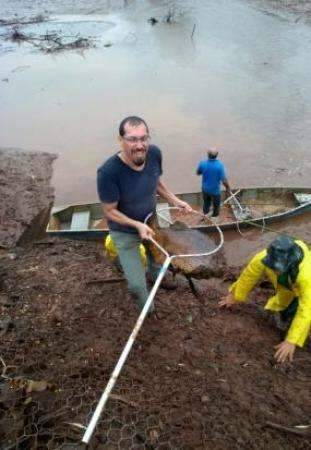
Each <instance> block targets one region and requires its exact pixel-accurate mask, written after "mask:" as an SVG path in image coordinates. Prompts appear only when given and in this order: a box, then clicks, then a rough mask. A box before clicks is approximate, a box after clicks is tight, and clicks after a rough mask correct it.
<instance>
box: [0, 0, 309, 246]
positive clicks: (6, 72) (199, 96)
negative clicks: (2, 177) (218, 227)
mask: <svg viewBox="0 0 311 450" xmlns="http://www.w3.org/2000/svg"><path fill="white" fill-rule="evenodd" d="M255 3H256V2H255ZM0 11H1V18H2V19H4V18H5V19H7V18H10V17H13V15H14V14H15V13H17V14H18V16H30V15H35V14H40V13H43V14H47V15H48V16H49V17H50V21H49V22H47V23H44V24H38V25H32V26H29V25H28V26H26V27H24V28H22V31H24V32H26V33H33V34H34V35H40V34H41V35H42V34H44V33H45V32H49V33H51V32H57V33H59V34H61V35H70V36H73V35H74V36H77V35H79V36H83V37H90V38H91V39H92V40H93V41H94V42H95V44H96V48H94V49H90V50H86V51H83V52H77V51H72V52H68V51H67V52H63V53H59V54H53V55H46V54H44V53H42V52H40V51H38V49H37V48H35V47H34V46H32V45H31V44H27V43H24V44H21V45H16V44H14V43H12V42H10V41H6V40H5V39H4V38H3V37H2V38H1V39H0V80H1V81H0V99H1V110H0V124H1V125H0V126H1V129H0V145H2V146H13V147H23V148H26V149H34V150H46V151H50V152H56V153H58V154H59V159H58V161H57V163H56V165H55V176H54V185H55V186H56V194H57V199H56V201H57V203H58V204H60V203H61V204H63V203H69V202H74V201H92V200H94V199H96V198H97V195H96V186H95V173H96V168H97V166H98V165H99V164H101V162H102V161H103V160H104V159H105V158H107V157H108V156H109V155H110V154H111V153H112V152H114V151H116V150H117V148H118V147H117V140H116V134H117V127H118V124H119V121H120V119H121V118H123V117H124V116H125V115H128V114H133V113H135V114H139V115H141V116H143V117H144V118H145V119H146V120H147V121H148V123H149V124H150V128H151V135H152V140H153V142H154V143H157V144H158V145H160V146H161V148H162V150H163V153H164V160H165V180H166V181H167V182H168V184H169V185H170V187H171V188H172V189H173V190H174V191H175V192H187V191H194V190H198V189H199V188H200V180H199V178H198V177H196V175H195V166H196V164H197V162H198V161H199V160H200V159H201V158H202V157H204V155H205V148H206V146H207V145H211V146H219V147H220V148H221V149H222V151H221V157H222V159H223V161H224V162H225V164H226V166H227V169H228V173H229V177H230V179H231V183H232V185H233V186H248V185H252V186H254V185H262V186H263V185H265V186H267V185H273V186H280V185H297V186H308V185H309V186H310V168H311V152H310V149H309V144H310V141H311V126H310V122H311V119H310V118H311V78H310V69H311V67H310V58H308V57H307V55H308V54H309V48H310V43H311V27H309V26H308V25H306V24H304V23H302V22H300V21H299V22H297V23H296V21H295V17H291V16H290V15H288V16H284V14H283V16H282V17H281V18H280V17H278V16H277V15H271V14H265V13H264V12H263V11H262V9H258V8H256V7H254V4H253V3H252V2H251V3H249V2H247V1H242V0H220V1H218V2H215V1H212V0H210V1H199V0H195V1H193V0H192V1H190V0H189V1H181V0H180V1H178V0H176V1H174V2H168V1H164V0H163V1H161V0H157V1H155V0H145V1H141V0H140V1H138V0H128V1H126V0H124V1H121V0H114V1H108V0H106V1H104V0H101V1H94V0H93V1H91V2H87V4H86V3H85V2H81V1H80V2H76V1H75V2H73V1H69V0H63V1H62V2H61V1H46V2H44V3H43V2H40V1H27V0H23V1H22V2H20V1H17V0H12V1H11V2H6V1H4V0H0ZM169 12H171V13H173V19H174V21H173V23H172V24H167V23H165V20H164V19H165V16H167V14H168V13H169ZM151 16H152V17H155V18H156V19H157V20H158V21H159V22H158V23H157V24H156V25H155V26H151V25H150V23H148V19H149V18H150V17H151ZM194 25H195V30H194V28H193V27H194ZM193 30H194V32H193ZM8 31H9V29H8V28H5V27H0V34H2V35H3V34H5V33H7V32H8ZM192 33H193V36H192V37H191V35H192ZM105 45H106V46H105ZM296 225H297V226H298V229H299V224H296V222H294V223H293V227H294V228H295V227H296ZM295 229H296V228H295ZM254 233H255V232H254ZM234 236H235V235H234ZM249 239H250V240H252V236H250V237H249ZM235 242H238V241H236V240H235V237H233V238H232V249H233V251H235V250H234V249H235V245H236V247H239V244H238V243H236V244H235ZM257 243H258V240H257V238H254V245H257ZM258 245H259V244H258Z"/></svg>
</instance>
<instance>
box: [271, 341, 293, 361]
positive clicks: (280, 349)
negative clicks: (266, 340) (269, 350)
mask: <svg viewBox="0 0 311 450" xmlns="http://www.w3.org/2000/svg"><path fill="white" fill-rule="evenodd" d="M274 348H276V349H277V351H276V352H275V354H274V358H275V359H276V360H277V362H278V363H283V362H285V361H286V360H287V359H288V360H289V362H293V359H294V353H295V350H296V345H295V344H292V343H291V342H288V341H283V342H281V343H280V344H278V345H276V346H275V347H274Z"/></svg>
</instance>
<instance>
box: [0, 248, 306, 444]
mask: <svg viewBox="0 0 311 450" xmlns="http://www.w3.org/2000/svg"><path fill="white" fill-rule="evenodd" d="M0 263H1V274H0V283H1V284H0V308H1V309H0V310H1V329H0V333H1V344H0V345H1V350H0V354H1V357H2V360H1V363H0V365H1V364H2V366H3V370H2V377H1V380H0V395H1V398H0V441H1V442H2V447H1V448H5V449H15V448H23V449H59V448H62V449H67V450H68V449H74V448H80V439H81V436H82V430H81V428H79V425H77V424H85V423H87V421H89V419H90V414H91V412H92V411H93V410H94V408H95V406H96V403H97V401H98V399H99V397H100V394H101V391H102V389H103V388H104V387H105V385H106V383H107V381H108V379H109V375H110V373H111V371H112V369H113V367H114V365H115V363H116V360H117V358H118V355H119V354H120V351H121V350H122V348H123V346H124V344H125V342H126V339H127V337H128V335H129V333H130V331H131V329H132V327H133V325H134V323H135V320H136V317H137V310H136V307H135V305H133V304H131V303H129V300H128V299H127V294H126V292H127V291H126V285H125V283H124V282H123V281H122V279H121V280H120V277H121V276H120V274H119V273H118V272H116V271H115V269H114V268H113V267H112V266H111V265H110V263H109V262H107V261H106V260H105V258H104V257H103V256H102V249H101V247H100V246H98V245H97V244H94V243H93V244H89V243H77V242H71V241H67V242H66V241H63V242H62V241H43V242H41V243H40V242H39V243H36V244H34V245H33V246H29V247H25V248H23V249H22V248H19V249H17V250H16V251H15V252H11V253H9V254H5V253H2V254H1V259H0ZM228 277H229V278H230V272H228V273H227V275H226V276H225V278H226V279H228ZM195 283H196V286H197V288H198V291H199V297H198V298H195V297H194V296H193V294H192V293H191V291H190V289H189V286H188V284H187V283H186V282H185V281H183V280H180V282H179V287H178V290H177V291H173V292H169V293H168V292H166V291H163V290H162V289H160V290H159V293H158V295H157V299H156V310H157V316H153V317H150V318H148V319H147V320H146V322H145V324H144V326H143V329H142V330H141V332H140V334H139V337H138V340H137V342H136V344H135V346H134V349H133V351H132V352H131V354H130V357H129V360H128V361H127V364H126V366H125V368H124V370H123V372H122V373H121V376H120V379H119V381H118V383H117V386H116V388H115V390H114V391H113V395H112V397H111V399H110V400H109V402H108V405H107V409H106V412H105V413H104V416H103V420H102V421H101V423H100V425H99V427H98V429H97V432H96V435H95V436H94V439H93V440H92V443H91V446H90V448H94V449H95V448H96V449H213V450H215V449H226V450H227V449H256V450H258V449H288V450H289V449H304V450H305V449H307V448H310V436H309V437H308V436H303V435H295V434H292V433H290V432H286V431H282V430H277V429H274V428H271V427H269V426H267V422H269V421H270V422H274V423H277V424H280V425H284V426H292V425H307V424H309V423H310V407H311V399H310V388H311V378H310V363H311V353H310V347H309V348H307V349H304V350H301V351H298V352H297V356H296V359H295V364H294V365H284V366H279V365H275V363H274V361H273V359H272V355H273V349H272V347H273V345H275V344H276V343H278V342H279V339H280V337H279V334H278V332H277V331H276V330H275V329H274V327H273V326H272V324H271V323H270V322H269V321H268V320H267V318H266V316H265V315H264V314H263V312H262V310H261V309H260V308H259V307H258V304H256V303H255V302H254V303H252V304H250V305H248V306H246V307H244V308H239V309H237V310H236V311H235V312H233V313H232V312H222V311H219V310H218V309H217V305H216V304H217V300H218V299H219V297H220V295H221V292H222V291H223V290H224V289H225V286H226V282H224V281H223V280H220V279H216V278H215V279H211V280H209V281H206V280H201V281H195ZM268 294H269V292H268V291H267V290H264V289H258V290H257V294H256V298H257V299H259V303H260V302H262V299H263V298H266V297H267V295H268ZM260 299H261V300H260ZM30 380H32V381H40V382H41V383H39V384H38V383H33V382H31V381H30Z"/></svg>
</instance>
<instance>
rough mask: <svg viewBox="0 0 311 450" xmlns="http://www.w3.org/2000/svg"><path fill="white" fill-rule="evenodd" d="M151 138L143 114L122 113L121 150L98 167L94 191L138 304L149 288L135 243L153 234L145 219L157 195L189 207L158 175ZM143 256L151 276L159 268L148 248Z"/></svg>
mask: <svg viewBox="0 0 311 450" xmlns="http://www.w3.org/2000/svg"><path fill="white" fill-rule="evenodd" d="M149 139H150V136H149V129H148V126H147V124H146V122H145V121H144V120H143V119H141V118H139V117H136V116H130V117H126V118H125V119H123V120H122V122H121V123H120V126H119V143H120V147H121V150H120V151H119V152H118V153H116V154H115V155H113V156H112V157H110V158H109V159H108V160H107V161H106V162H105V163H104V164H103V165H102V166H101V167H100V168H99V169H98V171H97V188H98V195H99V198H100V200H101V202H102V204H103V209H104V214H105V216H106V217H107V219H108V226H109V229H110V235H111V237H112V239H113V241H114V244H115V246H116V248H117V250H118V255H119V260H120V263H121V266H122V268H123V271H124V274H125V276H126V279H127V282H128V286H129V290H130V291H131V293H132V294H134V296H135V298H136V299H137V302H138V305H139V307H140V308H143V306H144V304H145V302H146V300H147V297H148V290H147V285H146V277H145V269H144V267H143V264H142V261H141V259H140V255H139V245H140V243H141V241H142V240H148V239H149V238H150V237H153V236H154V232H153V230H152V229H151V228H150V227H149V226H148V225H147V224H145V223H144V219H145V217H146V216H147V215H148V214H149V213H151V212H154V211H155V206H156V195H157V194H160V195H161V196H162V197H164V198H165V199H166V200H167V201H168V202H169V203H171V204H173V205H174V206H178V207H179V208H182V209H184V210H185V211H188V212H190V211H192V208H191V207H190V206H189V205H188V203H186V202H183V201H182V200H180V199H179V198H177V197H176V196H175V195H174V194H173V193H172V192H171V191H170V190H169V189H168V188H167V187H166V186H165V184H164V183H163V181H162V180H161V175H162V155H161V151H160V149H159V148H158V147H156V146H155V145H149ZM147 256H148V268H147V271H148V272H149V273H150V275H151V278H152V279H155V278H156V277H157V274H158V270H159V268H158V267H157V266H156V265H155V263H154V261H153V260H152V258H151V255H150V253H149V252H148V251H147Z"/></svg>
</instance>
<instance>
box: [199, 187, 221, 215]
mask: <svg viewBox="0 0 311 450" xmlns="http://www.w3.org/2000/svg"><path fill="white" fill-rule="evenodd" d="M202 194H203V213H204V214H207V213H208V212H209V209H210V207H211V204H213V217H217V216H219V210H220V200H221V195H220V194H209V193H207V192H204V191H203V192H202Z"/></svg>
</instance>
